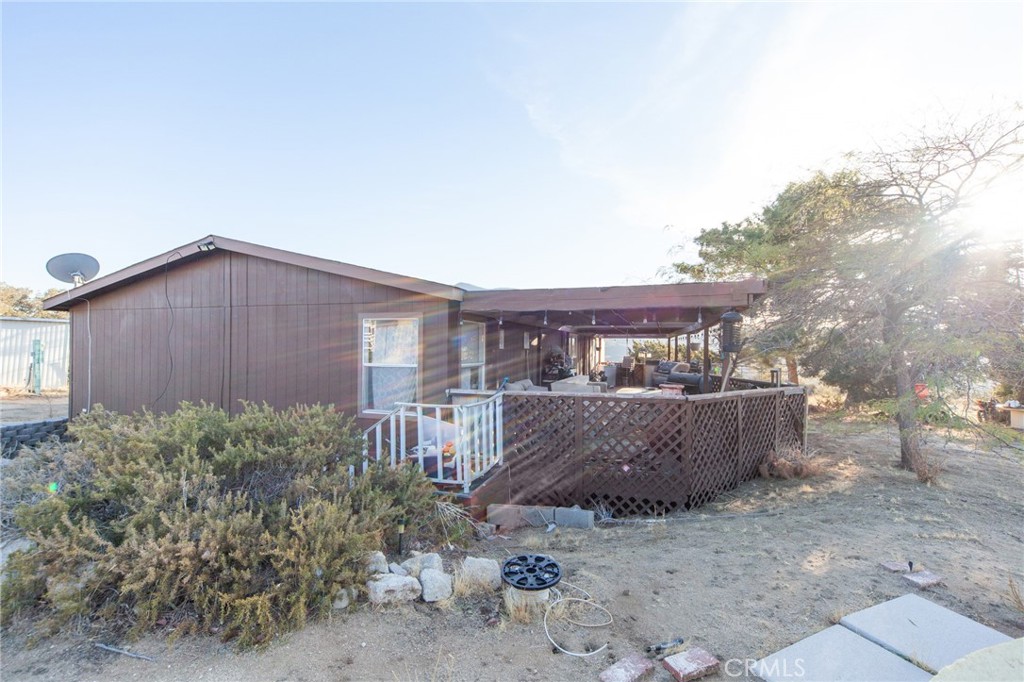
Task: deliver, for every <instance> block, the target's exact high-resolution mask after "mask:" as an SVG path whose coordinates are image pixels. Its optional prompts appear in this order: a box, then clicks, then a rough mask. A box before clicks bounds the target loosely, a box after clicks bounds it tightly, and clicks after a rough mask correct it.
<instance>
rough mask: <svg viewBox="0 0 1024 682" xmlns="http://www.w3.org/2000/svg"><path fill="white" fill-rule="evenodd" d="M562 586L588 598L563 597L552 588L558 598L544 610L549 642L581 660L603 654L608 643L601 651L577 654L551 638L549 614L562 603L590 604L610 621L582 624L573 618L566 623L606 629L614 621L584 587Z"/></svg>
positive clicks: (566, 584)
mask: <svg viewBox="0 0 1024 682" xmlns="http://www.w3.org/2000/svg"><path fill="white" fill-rule="evenodd" d="M561 584H562V585H565V586H566V587H571V588H573V589H574V590H579V591H580V592H581V593H583V594H584V595H586V598H585V599H581V598H579V597H563V596H562V593H561V592H560V591H559V590H557V589H555V588H553V587H552V588H551V591H552V592H554V593H555V595H556V597H555V599H554V600H553V601H552V602H550V603H549V604H548V606H547V608H546V609H545V610H544V634H545V635H546V636H547V638H548V641H549V642H551V643H552V644H553V645H554V647H555V648H556V649H558V650H559V651H561V652H562V653H563V654H567V655H569V656H577V657H579V658H586V657H587V656H594V655H596V654H599V653H601V652H602V651H604V650H605V649H607V648H608V643H607V642H606V643H605V644H604V645H602V646H601V648H600V649H597V650H596V651H588V652H585V653H580V652H576V651H569V650H568V649H565V648H563V647H562V646H560V645H559V644H558V642H556V641H555V640H554V639H553V638H552V637H551V632H550V631H549V630H548V614H549V613H551V609H553V608H554V607H555V605H556V604H560V603H562V602H571V601H574V602H580V603H583V604H588V605H590V606H593V607H594V608H595V609H598V610H600V611H603V612H604V614H605V615H606V616H608V620H607V621H605V622H604V623H581V622H579V621H576V620H573V619H572V618H566V621H567V622H569V623H572V624H573V625H578V626H580V627H584V628H600V627H605V626H607V625H611V624H612V621H613V619H612V614H611V612H610V611H608V609H606V608H605V607H603V606H601V605H600V604H598V603H596V602H594V601H593V600H592V598H591V596H590V594H588V593H587V591H586V590H584V589H583V588H582V587H577V586H575V585H573V584H571V583H567V582H565V581H564V580H563V581H562V582H561Z"/></svg>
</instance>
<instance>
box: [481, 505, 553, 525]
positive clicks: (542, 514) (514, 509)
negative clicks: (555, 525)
mask: <svg viewBox="0 0 1024 682" xmlns="http://www.w3.org/2000/svg"><path fill="white" fill-rule="evenodd" d="M554 520H555V508H554V507H528V506H522V505H518V504H489V505H487V522H488V523H493V524H494V525H495V526H498V527H499V528H501V529H503V530H512V529H513V528H522V527H523V526H533V527H534V528H539V527H541V526H546V525H547V524H549V523H550V522H552V521H554Z"/></svg>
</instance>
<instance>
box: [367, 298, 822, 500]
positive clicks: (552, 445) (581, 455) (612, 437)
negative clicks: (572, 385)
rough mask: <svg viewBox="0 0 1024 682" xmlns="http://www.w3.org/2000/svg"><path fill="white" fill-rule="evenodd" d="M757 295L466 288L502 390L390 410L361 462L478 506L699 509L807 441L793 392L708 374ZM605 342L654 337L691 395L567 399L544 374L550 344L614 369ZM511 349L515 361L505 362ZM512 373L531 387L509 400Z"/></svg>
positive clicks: (575, 395)
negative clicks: (719, 332)
mask: <svg viewBox="0 0 1024 682" xmlns="http://www.w3.org/2000/svg"><path fill="white" fill-rule="evenodd" d="M764 292H765V283H764V282H763V281H760V280H749V281H745V282H727V283H709V284H704V283H700V284H675V285H649V286H631V287H606V288H585V289H583V288H581V289H532V290H490V291H472V290H468V291H466V293H465V296H464V299H463V303H462V309H461V314H460V324H462V323H463V321H464V320H465V321H475V322H476V323H477V324H483V325H486V328H487V329H488V336H487V341H488V350H487V359H488V362H487V375H488V376H489V377H490V378H491V379H492V381H488V382H487V383H488V384H489V385H491V384H492V383H493V384H497V385H496V386H495V388H480V389H472V388H452V389H449V391H448V396H449V401H448V402H447V403H446V404H429V405H428V404H423V405H421V404H414V403H403V404H400V405H398V406H397V407H396V409H395V410H394V411H393V412H392V413H391V414H390V415H388V416H386V417H384V418H383V419H381V420H379V421H378V422H377V423H376V424H375V425H374V426H373V427H371V428H370V429H368V430H367V432H366V438H367V455H368V458H369V459H380V458H385V459H389V460H390V461H391V462H392V463H397V462H400V461H402V460H403V459H412V460H414V461H416V462H417V463H418V464H419V465H420V466H421V467H423V469H424V471H426V472H427V474H428V476H430V477H431V478H432V479H433V480H434V481H435V482H436V483H437V484H438V485H440V486H442V487H451V488H452V489H453V490H454V491H457V492H458V493H460V494H461V495H462V496H464V497H465V498H466V499H467V501H468V502H469V503H470V504H475V505H477V506H478V507H479V506H482V505H485V504H486V503H488V502H512V503H522V504H541V505H555V506H571V505H574V504H578V505H580V506H582V507H585V508H590V509H600V510H602V511H604V512H606V513H609V514H612V515H634V514H641V515H645V514H658V513H665V512H670V511H674V510H682V509H689V508H691V507H697V506H700V505H701V504H705V503H707V502H710V501H711V500H713V499H714V498H715V497H716V496H717V495H718V494H719V493H721V492H723V491H726V490H729V489H732V488H734V487H735V486H736V485H738V484H739V483H741V482H742V481H744V480H748V479H750V478H752V477H754V476H756V475H757V473H758V467H759V465H760V464H762V463H763V462H764V460H765V459H766V458H767V457H768V455H769V453H779V452H785V451H791V450H800V449H803V447H804V438H805V424H806V395H805V392H804V390H803V389H802V388H800V387H790V386H772V385H770V384H767V383H764V384H762V385H761V386H758V387H756V388H755V386H754V384H757V383H758V382H751V381H749V380H738V379H730V380H724V383H723V377H722V376H712V375H711V374H710V369H711V353H710V350H711V348H712V343H711V337H712V334H713V333H714V331H715V328H716V327H717V326H718V325H719V324H720V321H721V318H722V316H723V315H724V314H726V313H727V312H729V311H743V310H746V309H747V308H748V307H749V306H750V305H751V304H752V303H753V302H754V301H755V300H756V299H757V298H758V297H760V296H761V295H763V294H764ZM520 333H522V336H521V337H520V336H519V334H520ZM694 337H697V339H699V341H698V343H696V344H694V343H692V341H694ZM520 338H521V339H522V344H521V345H520V343H519V341H520ZM609 338H634V339H663V340H664V341H665V342H666V343H667V347H668V349H669V356H670V357H669V358H652V359H651V361H652V362H654V363H657V362H658V361H659V360H673V361H679V362H686V361H689V360H694V359H696V360H697V361H698V362H699V365H700V367H701V371H702V375H703V376H702V379H703V380H702V381H701V383H700V391H699V392H696V393H695V392H694V391H690V392H689V393H690V394H689V395H687V394H686V393H684V392H683V391H681V390H680V391H668V390H665V391H662V390H659V389H658V387H657V385H653V386H652V385H650V384H647V385H641V386H637V387H635V388H633V389H628V390H624V391H618V392H614V391H608V392H606V391H605V390H603V387H602V390H594V391H592V392H591V391H584V392H580V391H576V390H573V391H567V390H560V387H562V386H565V384H564V382H562V381H548V380H547V379H546V378H545V374H544V370H545V365H544V358H545V355H547V354H548V353H550V352H552V351H555V350H556V349H557V350H563V351H564V352H566V353H567V354H568V355H569V356H571V358H572V361H571V362H572V364H573V365H574V368H573V369H574V370H575V371H576V372H578V374H579V375H580V376H581V378H585V377H586V376H587V375H589V374H590V373H591V372H592V371H594V370H596V369H597V368H598V367H599V365H600V364H601V363H602V362H604V361H606V360H608V359H609V358H605V357H604V354H603V343H604V342H605V340H606V339H609ZM513 343H514V344H515V346H514V347H512V346H513ZM694 348H696V349H698V352H694ZM509 351H511V353H509ZM700 351H702V352H700ZM519 353H521V354H522V355H521V356H520V358H518V359H519V362H518V363H517V362H514V361H509V360H508V359H506V358H507V357H511V358H513V360H516V359H517V358H516V357H515V356H516V355H517V354H519ZM619 359H620V358H615V360H619ZM523 375H525V376H526V377H528V378H530V379H532V380H534V381H533V383H535V384H536V387H537V388H536V390H530V391H519V390H517V391H513V390H505V388H506V386H507V385H508V381H500V382H499V381H498V380H497V377H499V376H500V377H503V378H504V379H511V380H512V381H515V380H517V379H521V378H523Z"/></svg>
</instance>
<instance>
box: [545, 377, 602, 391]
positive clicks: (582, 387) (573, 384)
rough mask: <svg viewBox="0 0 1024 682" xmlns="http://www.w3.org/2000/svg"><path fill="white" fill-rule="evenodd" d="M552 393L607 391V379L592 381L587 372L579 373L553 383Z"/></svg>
mask: <svg viewBox="0 0 1024 682" xmlns="http://www.w3.org/2000/svg"><path fill="white" fill-rule="evenodd" d="M551 392H552V393H607V392H608V382H607V381H591V380H590V378H589V377H588V376H587V375H585V374H577V375H576V376H574V377H569V378H568V379H559V380H558V381H554V382H552V383H551Z"/></svg>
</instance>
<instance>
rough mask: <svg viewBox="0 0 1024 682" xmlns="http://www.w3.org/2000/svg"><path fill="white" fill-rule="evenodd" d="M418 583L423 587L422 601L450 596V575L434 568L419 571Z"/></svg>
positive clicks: (439, 599) (432, 600)
mask: <svg viewBox="0 0 1024 682" xmlns="http://www.w3.org/2000/svg"><path fill="white" fill-rule="evenodd" d="M420 585H421V586H422V588H423V601H426V602H435V601H441V600H443V599H447V598H448V597H450V596H452V577H451V576H450V575H448V574H447V573H445V572H444V571H439V570H437V569H436V568H424V569H423V570H422V571H420Z"/></svg>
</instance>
